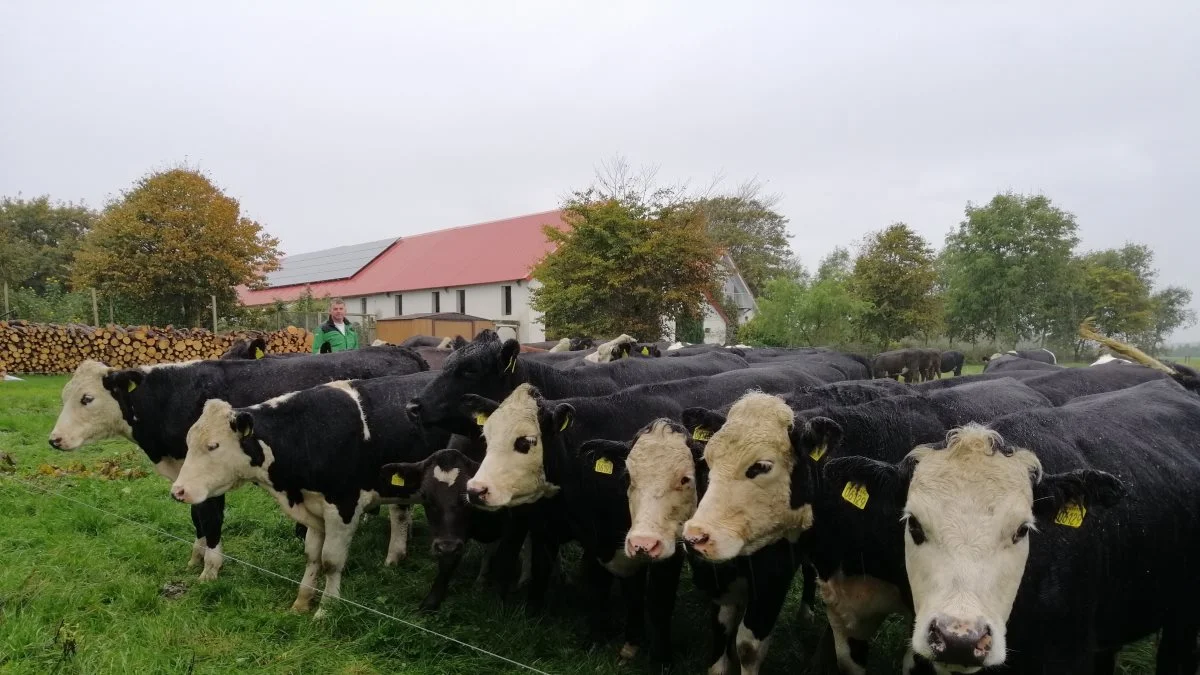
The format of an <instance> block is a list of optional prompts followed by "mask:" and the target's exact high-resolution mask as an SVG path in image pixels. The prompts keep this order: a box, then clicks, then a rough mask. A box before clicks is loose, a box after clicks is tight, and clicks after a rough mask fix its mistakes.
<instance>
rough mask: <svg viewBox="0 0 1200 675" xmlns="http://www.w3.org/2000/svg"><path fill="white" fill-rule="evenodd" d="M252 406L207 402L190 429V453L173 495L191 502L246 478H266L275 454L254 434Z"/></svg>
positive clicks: (247, 479)
mask: <svg viewBox="0 0 1200 675" xmlns="http://www.w3.org/2000/svg"><path fill="white" fill-rule="evenodd" d="M252 410H253V409H246V410H234V408H233V406H231V405H229V403H227V402H225V401H222V400H220V399H209V400H208V401H206V402H205V403H204V411H203V412H201V413H200V418H199V419H197V420H196V422H195V423H194V424H192V426H191V428H189V429H188V432H187V456H186V457H185V458H184V460H183V466H182V467H180V469H179V476H178V477H176V479H175V483H174V484H173V485H172V486H171V496H173V497H174V498H175V499H177V500H179V501H181V502H186V503H188V504H199V503H200V502H203V501H205V500H206V499H209V498H211V497H219V496H221V495H223V494H225V493H226V492H228V491H230V490H232V489H233V488H235V487H238V486H239V485H241V484H242V483H244V482H246V481H252V480H262V481H264V482H265V481H266V470H267V468H268V467H269V466H270V465H271V462H272V461H273V460H274V457H273V456H272V454H271V448H270V447H269V446H267V444H266V443H263V442H262V441H261V440H259V439H258V438H255V436H254V413H253V412H252Z"/></svg>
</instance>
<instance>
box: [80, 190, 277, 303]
mask: <svg viewBox="0 0 1200 675" xmlns="http://www.w3.org/2000/svg"><path fill="white" fill-rule="evenodd" d="M278 245H279V241H278V240H277V239H275V238H273V237H271V236H269V235H268V234H266V233H265V232H264V231H263V228H262V226H261V225H259V224H258V223H256V222H254V221H253V220H250V219H249V218H245V217H243V216H242V215H241V213H240V207H239V205H238V202H237V200H235V199H233V198H231V197H228V196H226V195H225V194H223V193H222V192H221V190H219V189H218V188H217V187H216V186H215V185H213V183H212V181H211V180H209V178H208V177H206V176H205V175H203V174H202V173H200V172H198V171H192V170H188V169H182V168H180V169H172V170H169V171H164V172H160V173H156V174H151V175H148V176H146V177H144V178H142V179H141V180H139V181H138V182H137V183H136V184H135V185H134V187H133V189H132V190H129V191H128V192H126V193H125V194H124V196H123V197H122V198H121V199H119V200H115V201H113V202H112V203H110V204H109V205H108V207H107V208H106V209H105V210H104V213H103V215H102V216H101V217H100V219H99V220H98V221H97V222H96V224H95V226H94V227H93V228H92V231H91V232H90V233H88V235H87V236H86V237H85V238H84V242H83V246H82V248H81V249H80V250H79V252H78V253H77V254H76V256H75V273H74V276H73V279H74V282H75V284H76V285H77V286H79V287H89V286H91V287H95V288H98V289H100V290H101V291H103V292H105V293H106V294H111V295H116V296H120V297H122V298H124V299H126V300H130V301H134V302H137V303H138V306H139V307H140V309H141V313H140V316H138V317H137V318H139V319H141V320H142V321H144V322H147V323H155V324H159V325H162V324H165V323H179V324H185V325H201V324H202V323H203V322H204V317H205V316H206V315H207V310H208V308H209V306H210V302H211V300H210V296H212V295H216V296H217V301H218V304H219V305H224V306H227V307H228V306H230V305H233V304H234V303H236V301H237V296H236V293H235V291H234V287H235V286H237V285H239V284H247V285H251V286H258V285H259V284H261V281H262V277H261V275H262V274H263V273H265V272H269V271H271V270H273V269H275V268H276V267H277V266H278V256H279V252H278V249H277V247H278Z"/></svg>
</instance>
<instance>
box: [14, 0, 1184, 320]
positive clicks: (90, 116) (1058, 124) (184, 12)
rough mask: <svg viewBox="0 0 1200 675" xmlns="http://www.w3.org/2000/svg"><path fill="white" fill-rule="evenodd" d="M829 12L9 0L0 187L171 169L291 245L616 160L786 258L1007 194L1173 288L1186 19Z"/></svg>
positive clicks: (461, 205) (491, 204)
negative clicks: (1069, 218)
mask: <svg viewBox="0 0 1200 675" xmlns="http://www.w3.org/2000/svg"><path fill="white" fill-rule="evenodd" d="M834 4H835V3H806V2H790V3H783V2H753V3H744V4H743V5H741V6H735V4H734V3H731V2H628V3H625V2H604V3H600V2H591V3H582V2H564V1H562V0H557V1H553V2H540V1H539V2H512V3H505V2H455V3H432V2H423V3H415V2H401V1H399V0H391V1H387V2H344V3H330V2H298V1H296V0H287V1H283V0H279V1H267V0H255V1H253V2H237V3H229V2H212V1H210V2H205V3H188V5H187V6H186V7H185V6H183V5H181V3H169V2H144V3H143V2H136V3H135V2H85V1H83V0H79V1H77V2H50V1H43V0H24V1H21V0H9V1H7V2H5V3H3V5H2V6H0V59H2V61H0V85H2V86H0V92H3V94H2V99H0V100H2V103H0V195H15V194H16V193H17V192H21V193H23V194H24V195H25V196H34V195H39V194H50V195H51V196H52V197H55V198H60V199H69V200H77V201H78V200H81V199H82V200H84V201H86V202H87V203H88V204H90V205H92V206H101V205H103V203H104V202H105V200H106V199H107V198H109V197H111V196H113V195H116V194H118V193H119V191H120V190H122V189H124V188H127V187H128V186H129V185H130V184H131V183H132V181H134V180H135V179H137V178H138V177H139V176H141V175H143V174H144V173H145V172H147V171H148V170H152V169H158V168H165V167H169V166H173V165H175V164H178V163H180V162H182V161H184V160H186V161H187V162H189V163H190V164H192V165H193V166H198V167H199V168H201V169H203V170H205V171H206V172H208V173H209V174H210V175H211V176H212V177H213V178H214V179H215V180H216V181H217V182H218V183H219V184H220V185H221V186H222V187H223V188H225V189H226V190H227V191H228V192H229V193H230V194H232V195H233V196H236V197H237V198H238V199H239V200H240V201H241V204H242V207H243V210H244V212H245V213H246V214H247V215H249V216H250V217H253V218H255V219H257V220H259V221H260V222H262V223H264V224H265V225H266V226H267V228H268V229H269V230H270V231H271V232H272V233H273V234H275V235H276V236H278V237H280V238H281V239H282V240H283V248H284V250H285V252H290V253H298V252H303V251H309V250H313V249H317V248H322V247H324V246H330V245H337V244H348V243H355V242H360V241H366V240H371V239H377V238H382V237H386V236H390V235H404V234H411V233H417V232H423V231H428V230H432V229H438V228H442V227H449V226H454V225H462V224H468V223H472V222H478V221H483V220H491V219H496V218H503V217H508V216H516V215H520V214H524V213H529V212H534V211H541V210H546V209H551V208H555V207H556V206H558V203H559V200H560V198H561V196H562V195H564V194H565V193H566V192H567V191H569V190H571V189H573V188H580V187H584V186H586V185H587V184H588V183H590V182H591V179H592V174H593V170H594V168H595V167H596V166H597V164H598V163H600V162H601V161H603V160H604V159H606V158H608V157H611V156H612V155H613V154H614V153H622V154H624V155H625V156H626V157H627V158H628V159H629V161H630V162H631V163H632V164H634V165H641V164H658V165H659V166H660V167H661V169H660V174H659V175H660V177H661V178H662V179H663V180H665V181H668V182H673V181H677V180H687V179H690V180H691V181H692V183H693V184H696V185H700V184H706V183H708V182H709V181H710V180H711V178H712V177H713V176H714V175H716V174H721V175H723V176H725V184H726V185H728V186H729V187H733V186H734V185H736V184H737V183H738V182H741V181H742V180H744V179H748V178H755V177H757V178H758V179H760V180H763V181H765V182H766V183H767V189H768V190H769V191H772V192H777V193H780V194H781V195H783V197H784V200H783V202H782V203H781V205H780V206H781V210H782V211H783V213H784V214H785V215H786V216H787V217H788V218H790V220H791V224H790V227H791V231H792V232H793V233H794V235H795V237H794V239H793V245H794V247H795V249H796V251H797V253H798V254H799V255H800V257H801V258H802V259H803V260H804V262H805V263H806V264H807V265H809V266H813V265H815V264H816V262H817V260H818V259H819V258H820V257H821V256H822V255H824V254H825V253H826V252H828V251H829V250H830V249H831V248H833V247H834V246H837V245H845V244H849V243H851V242H852V241H854V240H857V239H859V238H860V237H861V236H862V235H863V234H864V233H866V232H868V231H870V230H874V229H879V228H881V227H884V226H886V225H888V224H890V223H891V222H894V221H897V220H901V221H905V222H907V223H909V224H910V225H912V226H914V227H915V228H916V229H917V230H918V231H919V232H921V234H923V235H925V236H926V237H928V238H929V239H930V240H931V241H932V242H933V243H934V244H935V245H936V246H939V247H940V246H941V245H942V242H943V238H944V236H945V234H946V232H947V231H949V230H950V228H951V227H953V226H954V225H955V224H956V223H957V222H958V221H959V220H960V219H961V216H962V211H963V208H964V206H965V204H966V203H967V201H968V200H971V201H975V202H977V203H978V202H985V201H987V200H988V199H990V198H991V196H992V195H993V194H995V193H996V192H997V191H1001V190H1005V189H1013V190H1017V191H1022V192H1043V193H1045V194H1047V195H1048V196H1050V197H1051V198H1052V199H1053V200H1054V201H1055V203H1057V204H1058V205H1059V206H1061V207H1063V208H1065V209H1067V210H1069V211H1072V212H1074V213H1075V214H1076V215H1077V217H1078V220H1079V223H1080V226H1081V235H1082V238H1083V245H1084V247H1086V248H1101V247H1108V246H1119V245H1120V244H1122V243H1123V242H1124V241H1126V240H1136V241H1140V242H1145V243H1148V244H1150V245H1151V246H1152V247H1153V248H1154V250H1155V252H1156V254H1157V263H1158V267H1159V269H1160V283H1161V284H1167V283H1170V284H1179V285H1184V286H1187V287H1189V288H1191V289H1193V290H1195V291H1197V292H1198V294H1200V265H1198V264H1197V263H1196V259H1197V253H1198V252H1200V228H1197V225H1196V222H1195V220H1196V219H1195V215H1194V214H1195V212H1194V211H1193V210H1192V209H1193V208H1195V207H1194V203H1195V199H1194V197H1195V196H1200V192H1198V191H1197V190H1196V187H1197V185H1198V184H1200V90H1198V89H1197V87H1198V85H1200V3H1197V2H1194V1H1192V0H1179V1H1173V2H1151V3H1115V2H1053V3H1047V2H1005V3H996V2H991V3H983V2H973V3H951V2H948V1H947V2H909V3H895V2H850V3H837V4H838V6H837V7H834V6H833V5H834ZM985 5H986V6H987V7H985ZM1189 189H1192V190H1193V195H1189V194H1188V190H1189ZM1175 338H1176V339H1187V340H1197V339H1200V327H1196V328H1193V329H1191V330H1189V331H1186V332H1182V333H1180V334H1177V335H1176V336H1175Z"/></svg>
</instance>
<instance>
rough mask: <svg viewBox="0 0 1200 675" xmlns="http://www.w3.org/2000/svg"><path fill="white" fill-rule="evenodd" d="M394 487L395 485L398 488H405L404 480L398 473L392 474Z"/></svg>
mask: <svg viewBox="0 0 1200 675" xmlns="http://www.w3.org/2000/svg"><path fill="white" fill-rule="evenodd" d="M392 485H395V486H396V487H404V478H403V477H401V475H400V474H398V473H394V474H392Z"/></svg>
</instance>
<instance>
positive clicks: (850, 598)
mask: <svg viewBox="0 0 1200 675" xmlns="http://www.w3.org/2000/svg"><path fill="white" fill-rule="evenodd" d="M821 598H822V599H823V600H824V601H825V615H826V617H827V618H828V619H829V628H830V631H831V632H832V635H833V647H834V652H835V654H836V656H837V663H838V668H839V669H840V671H841V672H842V673H843V674H844V675H866V672H867V653H868V646H869V644H870V641H871V638H872V637H874V635H875V633H876V631H878V630H879V626H880V625H882V624H883V622H884V620H885V619H887V617H888V616H889V615H891V614H893V613H895V612H902V611H905V606H904V604H903V602H902V601H901V599H900V591H899V589H898V588H896V587H895V586H893V585H891V584H888V583H885V582H882V581H879V580H878V579H873V578H871V577H845V576H843V575H842V574H840V573H839V574H837V575H836V576H835V577H833V578H832V579H828V580H824V581H822V582H821Z"/></svg>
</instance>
